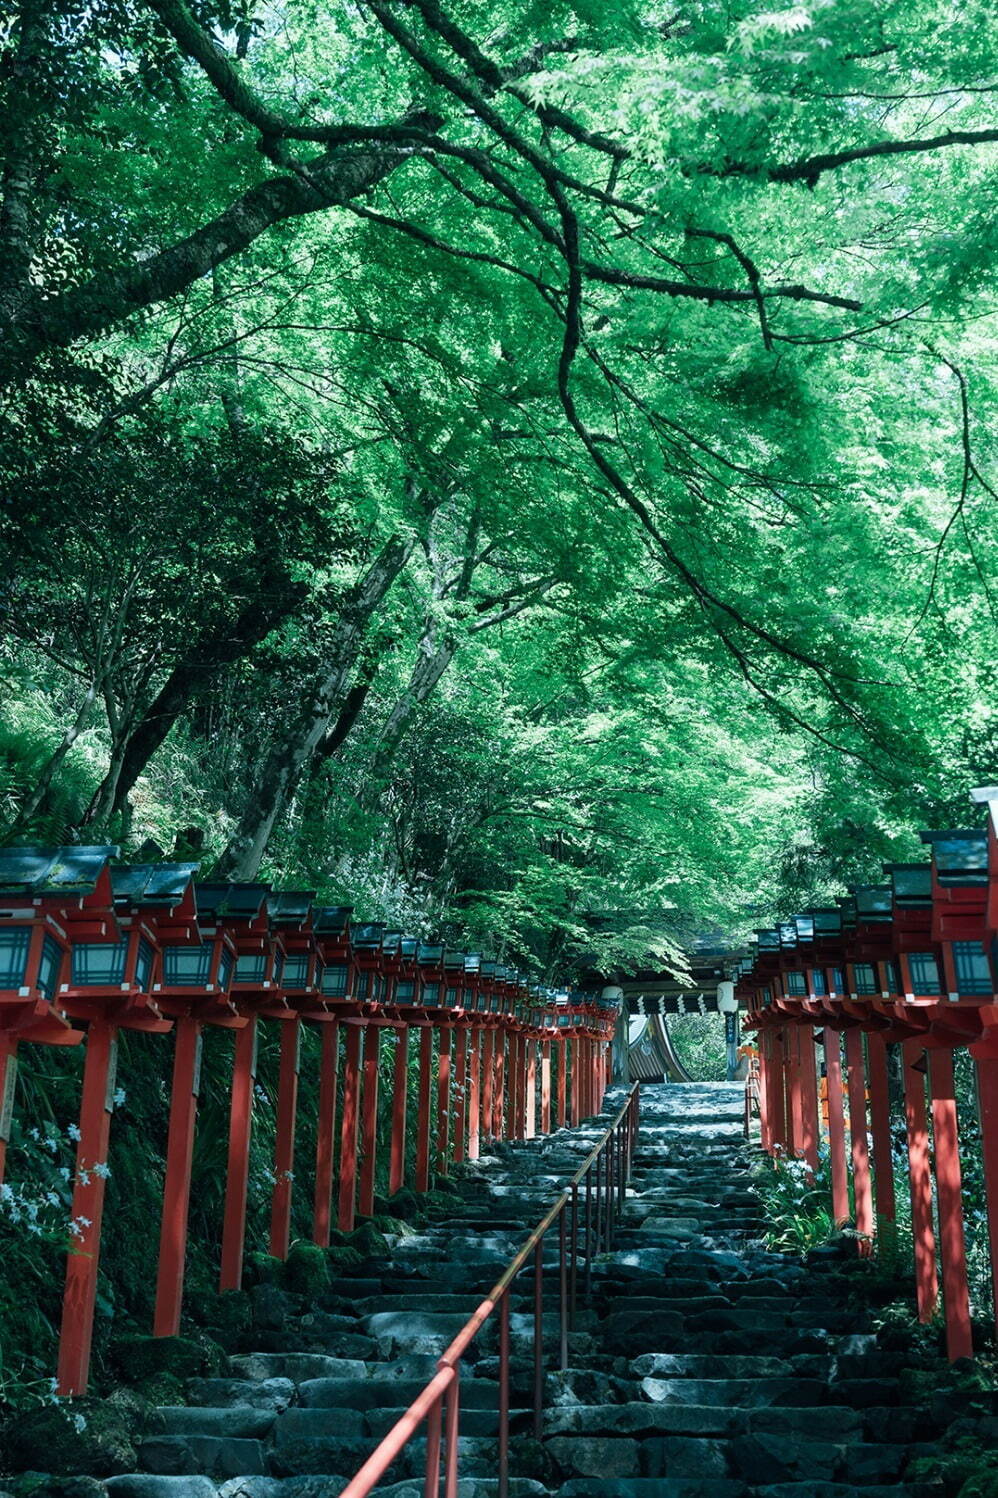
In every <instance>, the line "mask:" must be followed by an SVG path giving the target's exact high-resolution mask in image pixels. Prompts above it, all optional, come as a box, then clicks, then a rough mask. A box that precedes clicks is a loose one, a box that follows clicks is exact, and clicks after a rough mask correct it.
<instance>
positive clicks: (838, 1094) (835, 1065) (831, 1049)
mask: <svg viewBox="0 0 998 1498" xmlns="http://www.w3.org/2000/svg"><path fill="white" fill-rule="evenodd" d="M824 1045H825V1086H826V1092H827V1095H828V1154H829V1160H830V1164H831V1172H832V1219H833V1221H834V1223H835V1226H836V1227H842V1226H843V1225H844V1224H845V1223H847V1222H848V1221H849V1167H848V1165H847V1164H846V1126H845V1115H844V1112H843V1108H842V1046H841V1042H840V1038H839V1032H838V1030H833V1029H831V1028H830V1027H829V1026H826V1028H825V1033H824Z"/></svg>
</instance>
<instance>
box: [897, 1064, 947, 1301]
mask: <svg viewBox="0 0 998 1498" xmlns="http://www.w3.org/2000/svg"><path fill="white" fill-rule="evenodd" d="M902 1055H903V1056H904V1111H905V1119H906V1122H907V1125H908V1182H909V1185H910V1188H911V1234H912V1240H913V1243H914V1249H915V1297H916V1302H917V1305H918V1319H919V1321H931V1320H932V1318H933V1316H934V1315H935V1313H936V1303H937V1301H938V1299H939V1281H938V1278H937V1275H936V1234H935V1228H934V1226H933V1222H932V1174H931V1169H930V1166H929V1133H928V1128H927V1126H926V1116H925V1070H924V1068H925V1051H924V1048H923V1046H922V1042H921V1041H920V1040H919V1039H917V1037H913V1038H912V1039H910V1040H906V1041H905V1042H904V1044H903V1046H902Z"/></svg>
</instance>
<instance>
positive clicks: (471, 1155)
mask: <svg viewBox="0 0 998 1498" xmlns="http://www.w3.org/2000/svg"><path fill="white" fill-rule="evenodd" d="M481 1060H482V1031H481V1028H480V1026H478V1025H475V1027H474V1028H473V1029H472V1031H471V1035H470V1036H469V1045H468V1159H469V1160H477V1159H478V1157H479V1155H480V1154H481V1148H480V1144H479V1141H480V1138H481V1131H482V1094H481Z"/></svg>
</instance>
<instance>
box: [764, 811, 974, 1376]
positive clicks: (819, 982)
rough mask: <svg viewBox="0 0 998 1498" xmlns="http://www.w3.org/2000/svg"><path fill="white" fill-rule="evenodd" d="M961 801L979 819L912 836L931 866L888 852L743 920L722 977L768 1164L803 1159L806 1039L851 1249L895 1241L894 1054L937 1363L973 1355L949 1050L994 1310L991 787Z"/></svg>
mask: <svg viewBox="0 0 998 1498" xmlns="http://www.w3.org/2000/svg"><path fill="white" fill-rule="evenodd" d="M972 796H973V799H974V800H975V801H978V802H984V803H986V804H987V806H988V811H989V825H988V828H987V829H986V830H983V829H982V830H979V831H978V830H957V831H944V832H924V833H922V840H923V842H925V843H926V844H927V845H928V847H929V849H930V852H931V862H930V863H925V864H888V865H886V866H885V870H884V872H885V873H887V874H888V875H889V876H890V883H889V884H885V885H860V886H857V887H856V888H855V889H854V890H853V891H852V892H851V893H850V895H849V896H847V897H845V898H842V899H839V900H838V901H837V903H836V906H835V908H831V909H815V910H809V911H806V912H804V913H803V914H801V915H797V916H794V917H792V918H791V919H790V920H787V921H782V922H780V923H779V925H778V926H776V927H775V928H773V929H770V930H763V931H759V932H758V933H757V937H758V948H757V954H756V955H755V957H754V958H753V959H747V960H745V961H744V962H742V963H741V965H740V969H739V971H738V975H737V977H738V993H739V996H740V997H741V999H742V1000H743V1001H744V1002H745V1003H746V1004H747V1007H748V1015H747V1017H746V1020H745V1025H746V1028H748V1029H750V1030H754V1031H755V1032H756V1034H757V1037H758V1050H759V1057H758V1078H757V1081H756V1080H755V1079H753V1086H754V1087H755V1088H756V1089H757V1094H758V1112H759V1118H760V1129H761V1139H762V1145H763V1147H764V1149H766V1150H767V1151H768V1152H769V1154H770V1155H772V1156H773V1157H774V1158H776V1159H777V1160H778V1159H779V1158H781V1157H786V1156H791V1157H795V1158H798V1159H801V1160H804V1161H805V1162H806V1163H807V1165H808V1166H809V1167H810V1169H811V1170H815V1169H816V1168H817V1166H818V1160H819V1149H820V1147H821V1144H822V1129H821V1123H822V1112H823V1111H824V1110H823V1109H820V1108H819V1088H818V1072H817V1069H816V1049H815V1048H816V1046H817V1047H818V1055H820V1058H821V1062H822V1063H823V1070H824V1079H823V1080H824V1083H825V1087H824V1091H825V1093H826V1099H827V1121H826V1129H827V1147H828V1153H829V1161H830V1169H831V1194H832V1211H833V1215H834V1219H835V1221H836V1222H837V1223H838V1224H840V1225H841V1224H845V1223H847V1222H849V1221H852V1222H853V1224H854V1227H855V1230H856V1232H857V1235H858V1245H859V1252H860V1253H862V1254H869V1253H871V1252H872V1251H873V1249H874V1247H875V1246H876V1245H878V1244H879V1245H881V1246H882V1247H884V1248H888V1249H889V1248H890V1246H891V1245H892V1243H893V1242H894V1237H895V1228H896V1216H897V1213H896V1199H895V1192H896V1182H895V1167H896V1164H897V1163H898V1160H899V1154H898V1151H897V1150H896V1148H895V1126H894V1123H893V1121H892V1116H891V1095H890V1094H891V1085H890V1076H889V1064H888V1063H889V1050H888V1048H889V1047H896V1048H898V1049H899V1052H900V1054H899V1056H898V1055H897V1052H895V1053H894V1056H895V1059H897V1060H898V1061H899V1070H900V1080H901V1086H902V1089H903V1121H902V1120H901V1119H900V1118H899V1120H898V1122H899V1124H900V1126H901V1132H900V1137H901V1138H902V1139H903V1140H904V1146H902V1148H903V1150H904V1160H905V1165H906V1172H905V1173H906V1175H907V1183H908V1189H909V1191H910V1197H911V1221H912V1233H913V1238H914V1256H915V1296H916V1301H917V1306H918V1313H919V1316H920V1317H921V1319H922V1320H923V1321H927V1320H929V1319H930V1318H931V1317H932V1316H933V1315H934V1313H935V1311H936V1308H937V1300H938V1294H939V1284H938V1272H937V1251H938V1260H939V1267H940V1269H941V1279H942V1302H943V1311H944V1315H945V1321H946V1341H947V1350H948V1353H949V1356H950V1358H951V1359H952V1360H955V1359H957V1358H964V1357H971V1356H972V1355H973V1341H972V1335H971V1319H970V1306H969V1294H968V1282H967V1254H966V1238H965V1230H964V1212H963V1200H962V1194H961V1178H962V1170H961V1160H960V1138H959V1130H958V1123H957V1104H956V1090H955V1086H954V1058H955V1055H956V1054H957V1053H959V1052H961V1051H963V1052H968V1053H969V1055H970V1057H971V1058H972V1061H973V1068H974V1077H975V1081H976V1088H977V1101H978V1118H979V1124H980V1138H981V1146H980V1147H981V1152H982V1156H983V1166H984V1177H985V1184H986V1191H987V1214H988V1241H989V1248H990V1257H991V1274H992V1285H993V1289H994V1291H995V1304H996V1306H998V972H996V958H998V788H994V787H989V788H987V789H985V790H981V791H975V792H973V793H972ZM847 1113H848V1139H847V1137H846V1136H847V1127H846V1114H847ZM930 1125H931V1146H930ZM905 1146H906V1148H905ZM933 1199H934V1200H935V1215H936V1217H937V1219H938V1228H939V1235H938V1239H939V1241H938V1243H937V1242H936V1231H935V1225H934V1213H933ZM850 1200H851V1202H852V1206H851V1205H850Z"/></svg>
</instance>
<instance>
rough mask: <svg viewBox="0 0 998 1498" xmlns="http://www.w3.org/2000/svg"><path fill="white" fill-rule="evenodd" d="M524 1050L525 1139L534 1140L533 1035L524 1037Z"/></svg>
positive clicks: (535, 1080) (535, 1086)
mask: <svg viewBox="0 0 998 1498" xmlns="http://www.w3.org/2000/svg"><path fill="white" fill-rule="evenodd" d="M523 1049H524V1067H523V1077H524V1083H525V1090H524V1095H523V1137H524V1139H533V1137H534V1135H535V1134H536V1133H537V1041H536V1040H535V1039H534V1037H533V1036H532V1035H525V1036H524V1037H523Z"/></svg>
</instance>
